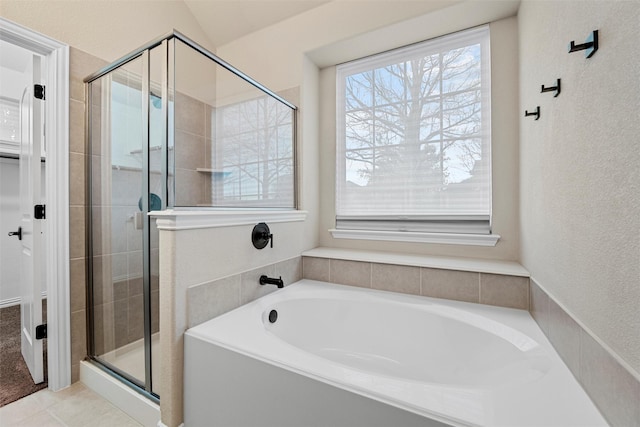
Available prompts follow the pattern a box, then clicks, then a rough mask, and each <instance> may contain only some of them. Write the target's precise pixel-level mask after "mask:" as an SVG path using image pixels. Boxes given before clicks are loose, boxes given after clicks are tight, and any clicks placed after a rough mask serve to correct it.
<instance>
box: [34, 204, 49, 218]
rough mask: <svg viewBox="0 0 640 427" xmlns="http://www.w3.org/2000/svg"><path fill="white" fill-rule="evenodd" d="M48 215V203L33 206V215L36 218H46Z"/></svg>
mask: <svg viewBox="0 0 640 427" xmlns="http://www.w3.org/2000/svg"><path fill="white" fill-rule="evenodd" d="M46 216H47V215H46V205H35V206H34V207H33V217H34V218H35V219H45V218H46Z"/></svg>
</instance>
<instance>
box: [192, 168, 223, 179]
mask: <svg viewBox="0 0 640 427" xmlns="http://www.w3.org/2000/svg"><path fill="white" fill-rule="evenodd" d="M196 172H201V173H210V174H212V175H214V176H218V177H226V176H229V175H231V172H227V171H223V170H221V169H211V168H196Z"/></svg>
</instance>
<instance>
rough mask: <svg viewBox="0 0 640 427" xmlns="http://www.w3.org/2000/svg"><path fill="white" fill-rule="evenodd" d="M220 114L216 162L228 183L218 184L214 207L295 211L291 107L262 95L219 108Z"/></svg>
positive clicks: (220, 182) (218, 113)
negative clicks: (265, 207)
mask: <svg viewBox="0 0 640 427" xmlns="http://www.w3.org/2000/svg"><path fill="white" fill-rule="evenodd" d="M215 116H216V128H215V132H216V147H215V149H216V152H215V153H214V154H215V156H214V157H215V159H214V161H215V162H217V167H218V168H219V169H220V170H222V171H223V172H222V174H223V180H221V181H219V182H218V185H219V187H220V188H218V187H216V186H212V198H213V200H214V201H215V203H214V204H216V205H218V206H243V205H244V206H255V207H259V206H267V207H279V208H291V207H293V206H294V200H293V193H294V190H293V186H294V185H293V143H292V141H293V138H294V135H293V129H294V126H293V119H294V115H293V112H292V110H291V108H289V107H288V106H286V105H285V104H283V103H281V102H280V101H278V100H277V99H275V98H272V97H269V96H261V97H258V98H255V99H250V100H246V101H242V102H239V103H235V104H231V105H227V106H224V107H219V108H217V109H216V111H215ZM216 195H219V196H216Z"/></svg>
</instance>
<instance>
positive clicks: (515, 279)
mask: <svg viewBox="0 0 640 427" xmlns="http://www.w3.org/2000/svg"><path fill="white" fill-rule="evenodd" d="M302 265H303V273H302V275H303V277H304V278H305V279H311V280H321V281H324V282H331V283H338V284H341V285H350V286H359V287H364V288H373V289H379V290H383V291H392V292H402V293H407V294H415V295H422V296H427V297H434V298H446V299H452V300H457V301H466V302H474V303H481V304H489V305H497V306H501V307H510V308H518V309H523V310H527V309H528V308H529V278H528V277H520V276H509V275H498V274H487V273H476V272H469V271H456V270H443V269H435V268H425V267H412V266H402V265H393V264H382V263H373V262H361V261H346V260H340V259H329V258H316V257H308V256H305V257H302Z"/></svg>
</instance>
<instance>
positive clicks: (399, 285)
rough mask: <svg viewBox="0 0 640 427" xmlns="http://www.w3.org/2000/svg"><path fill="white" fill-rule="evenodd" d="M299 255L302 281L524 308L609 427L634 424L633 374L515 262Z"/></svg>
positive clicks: (639, 392) (637, 391) (638, 394)
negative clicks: (300, 257) (316, 281)
mask: <svg viewBox="0 0 640 427" xmlns="http://www.w3.org/2000/svg"><path fill="white" fill-rule="evenodd" d="M302 255H303V257H302V265H303V277H304V278H305V279H312V280H321V281H327V282H332V283H339V284H344V285H351V286H360V287H370V288H373V289H381V290H387V291H393V292H402V293H409V294H415V295H423V296H429V297H436V298H445V299H451V300H458V301H466V302H475V303H481V304H490V305H498V306H503V307H511V308H519V309H524V310H529V311H530V312H531V315H532V317H533V318H534V320H535V321H536V322H537V323H538V325H539V327H540V329H541V330H542V332H543V333H544V334H545V335H546V337H547V338H548V339H549V341H550V342H551V344H552V345H553V347H554V348H555V349H556V351H557V352H558V354H559V355H560V357H561V358H562V359H563V361H564V363H565V364H566V365H567V367H568V368H569V370H570V371H571V372H572V373H573V375H574V376H575V378H576V379H577V380H578V382H579V383H580V384H581V385H582V387H583V388H584V390H585V391H586V392H587V394H588V395H589V397H590V398H591V399H592V401H593V402H594V403H595V405H596V406H597V407H598V409H599V410H600V411H601V413H602V414H603V416H604V417H605V418H606V419H607V422H609V423H610V424H611V425H612V426H621V427H627V426H640V379H639V378H638V376H637V375H635V374H633V373H631V370H630V369H628V368H626V367H625V366H623V363H620V362H619V360H618V359H617V358H616V357H614V356H613V355H612V354H613V352H612V351H611V350H609V349H607V348H605V347H604V346H603V345H602V344H601V343H600V342H599V340H597V339H595V338H593V335H592V334H591V333H589V332H588V331H587V330H585V329H584V328H583V327H582V326H581V325H580V324H579V323H578V322H576V320H574V318H573V316H571V315H570V314H568V313H567V312H566V311H565V309H564V308H563V307H561V305H559V304H558V303H557V302H555V301H554V299H553V298H552V297H550V296H549V295H548V294H547V293H546V292H545V291H544V290H543V289H542V287H540V286H539V285H538V284H537V283H536V281H535V280H534V279H531V280H530V279H529V277H528V272H527V271H526V270H525V269H524V268H522V267H521V266H519V264H517V263H510V262H501V261H482V260H472V259H455V258H446V257H422V256H404V255H389V254H385V253H380V252H373V251H348V250H340V249H329V248H316V249H313V250H310V251H307V252H304V253H303V254H302ZM427 265H428V267H427ZM463 269H464V270H476V271H463ZM489 271H491V272H492V273H490V272H489ZM498 272H499V273H500V274H496V273H498Z"/></svg>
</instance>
